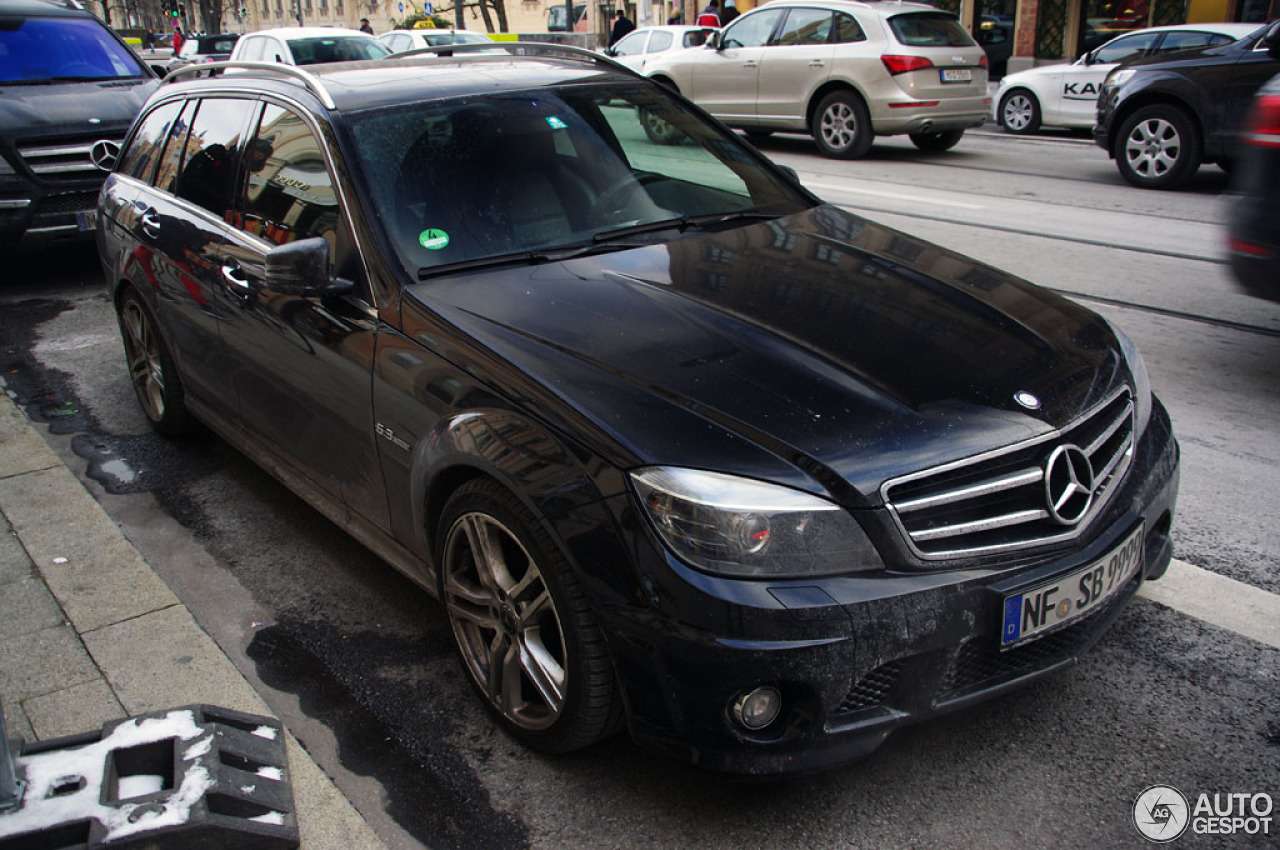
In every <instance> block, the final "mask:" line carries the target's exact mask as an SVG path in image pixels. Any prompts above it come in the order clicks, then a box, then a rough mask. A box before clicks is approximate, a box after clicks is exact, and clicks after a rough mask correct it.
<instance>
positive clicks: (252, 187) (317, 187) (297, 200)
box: [244, 104, 338, 246]
mask: <svg viewBox="0 0 1280 850" xmlns="http://www.w3.org/2000/svg"><path fill="white" fill-rule="evenodd" d="M244 162H245V172H246V173H247V175H248V188H247V192H246V199H245V209H244V212H245V218H244V230H246V231H247V232H249V233H252V234H254V235H255V236H258V237H261V238H262V239H265V240H267V241H268V242H273V243H275V244H277V245H279V244H282V243H285V242H292V241H293V240H295V239H306V238H307V237H309V236H323V237H325V238H327V239H328V240H329V244H330V246H332V245H333V244H334V234H335V233H336V232H337V229H338V199H337V196H336V195H335V193H334V189H333V181H332V180H331V179H330V178H329V171H328V169H327V168H326V166H325V161H324V153H323V152H322V150H321V148H320V145H319V143H318V142H317V141H316V138H315V136H314V135H313V134H312V132H311V129H310V128H309V127H308V126H307V125H306V123H305V122H303V120H302V119H301V118H299V117H298V116H297V115H295V114H294V113H292V112H290V111H289V110H287V109H283V108H282V107H279V106H276V105H274V104H267V105H266V107H265V108H264V109H263V111H262V121H261V123H260V125H259V127H258V133H257V135H256V136H255V137H254V139H253V141H252V142H250V144H249V147H248V148H247V149H246V151H245V156H244Z"/></svg>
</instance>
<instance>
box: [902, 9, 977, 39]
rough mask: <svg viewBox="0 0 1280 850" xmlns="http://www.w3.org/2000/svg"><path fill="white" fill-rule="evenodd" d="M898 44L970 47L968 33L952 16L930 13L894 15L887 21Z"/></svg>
mask: <svg viewBox="0 0 1280 850" xmlns="http://www.w3.org/2000/svg"><path fill="white" fill-rule="evenodd" d="M889 29H891V30H893V34H894V36H895V37H896V38H897V39H898V43H900V44H904V45H906V46H908V47H971V46H973V44H974V41H973V39H972V38H970V37H969V33H967V32H965V29H964V27H962V26H960V22H959V21H957V20H956V19H955V17H954V16H952V15H947V14H943V13H941V12H939V13H931V12H923V13H921V14H910V15H894V16H893V17H892V18H890V19H889Z"/></svg>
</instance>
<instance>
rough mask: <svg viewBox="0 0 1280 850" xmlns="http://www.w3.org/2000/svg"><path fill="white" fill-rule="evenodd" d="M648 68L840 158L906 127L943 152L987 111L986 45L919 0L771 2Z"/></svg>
mask: <svg viewBox="0 0 1280 850" xmlns="http://www.w3.org/2000/svg"><path fill="white" fill-rule="evenodd" d="M645 74H646V75H647V76H649V77H650V78H652V79H655V80H657V81H659V82H661V83H664V84H666V85H669V86H671V87H672V88H675V89H677V90H679V92H680V93H681V94H683V95H684V96H685V97H688V98H689V99H690V100H692V101H693V102H695V103H697V104H698V105H699V106H701V107H702V108H703V109H706V110H707V111H708V112H710V113H711V114H712V115H714V116H716V117H717V118H719V119H720V120H721V121H724V122H725V123H726V124H728V125H729V126H731V127H736V128H738V129H741V130H745V131H746V132H747V135H749V136H752V137H757V138H759V137H763V136H767V135H769V134H770V133H772V132H774V131H775V130H782V131H791V132H804V133H810V134H811V135H812V136H813V137H814V140H815V141H817V143H818V149H819V150H820V151H822V153H824V154H826V155H827V156H832V157H838V158H842V159H850V158H854V157H860V156H864V155H865V154H866V153H867V151H868V150H869V149H870V147H871V141H872V139H873V138H874V137H875V136H889V135H896V134H901V133H908V134H910V136H911V141H912V142H914V143H915V145H916V146H917V147H918V148H920V149H921V150H926V151H944V150H947V149H948V148H951V147H952V146H954V145H955V144H956V142H958V141H960V137H961V136H962V135H964V131H965V129H966V128H968V127H977V126H979V125H980V124H982V122H983V120H984V119H985V118H986V114H987V112H989V111H990V108H991V98H990V96H989V95H988V92H987V57H986V54H985V53H984V52H983V50H982V48H981V47H979V46H978V45H977V44H976V43H975V42H974V40H973V38H971V37H970V35H969V34H968V33H967V32H966V31H965V30H964V28H963V27H962V26H961V25H960V22H959V21H958V20H956V17H955V16H954V15H952V14H950V13H948V12H942V11H939V10H938V9H935V8H933V7H931V6H924V5H920V4H915V3H887V2H851V0H822V2H812V0H774V2H771V3H769V4H768V5H765V6H761V7H759V8H757V9H753V10H752V11H750V12H748V13H746V14H745V15H742V16H741V17H740V18H738V19H737V20H735V21H734V22H733V23H731V24H729V25H728V26H727V27H725V28H724V29H723V30H722V31H720V32H719V33H717V34H715V35H714V36H713V37H712V38H711V39H710V40H709V41H708V44H707V47H706V49H703V50H683V51H677V52H675V53H673V54H672V55H671V56H669V57H664V58H660V59H658V60H656V61H654V62H652V63H651V64H650V65H649V66H648V67H647V68H646V69H645ZM653 129H654V135H655V136H661V134H662V130H663V128H662V127H661V126H660V125H655V126H654V128H653Z"/></svg>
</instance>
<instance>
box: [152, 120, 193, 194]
mask: <svg viewBox="0 0 1280 850" xmlns="http://www.w3.org/2000/svg"><path fill="white" fill-rule="evenodd" d="M196 103H197V101H194V100H189V101H187V105H186V106H184V107H183V108H182V114H181V115H179V116H178V118H177V120H175V121H174V122H173V129H172V130H171V131H170V132H169V140H168V141H167V142H165V146H164V153H163V154H161V155H160V165H159V167H158V168H157V169H156V179H155V186H156V188H159V189H163V190H164V191H166V192H173V191H175V190H176V189H177V188H178V172H179V171H181V170H182V159H183V157H184V156H185V155H186V152H187V138H188V136H189V131H190V129H191V116H192V115H195V113H196Z"/></svg>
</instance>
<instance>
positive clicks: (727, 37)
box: [724, 9, 782, 47]
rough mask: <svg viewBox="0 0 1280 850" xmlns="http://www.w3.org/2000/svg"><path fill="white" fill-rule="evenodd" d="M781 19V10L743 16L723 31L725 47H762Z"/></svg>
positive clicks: (769, 10)
mask: <svg viewBox="0 0 1280 850" xmlns="http://www.w3.org/2000/svg"><path fill="white" fill-rule="evenodd" d="M781 17H782V10H780V9H768V10H766V11H763V12H756V13H754V14H750V15H743V16H742V17H741V18H738V20H736V21H734V22H733V23H732V24H730V25H729V26H728V27H726V28H725V31H724V46H725V47H763V46H764V44H765V43H766V42H767V41H768V40H769V36H770V35H772V34H773V28H774V26H775V25H777V23H778V19H779V18H781Z"/></svg>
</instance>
